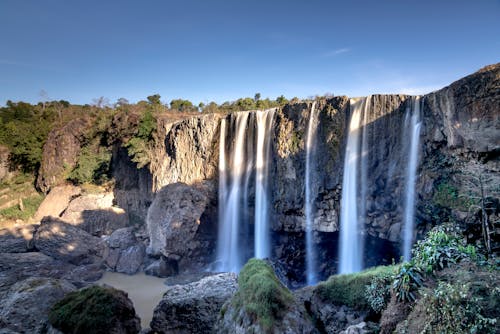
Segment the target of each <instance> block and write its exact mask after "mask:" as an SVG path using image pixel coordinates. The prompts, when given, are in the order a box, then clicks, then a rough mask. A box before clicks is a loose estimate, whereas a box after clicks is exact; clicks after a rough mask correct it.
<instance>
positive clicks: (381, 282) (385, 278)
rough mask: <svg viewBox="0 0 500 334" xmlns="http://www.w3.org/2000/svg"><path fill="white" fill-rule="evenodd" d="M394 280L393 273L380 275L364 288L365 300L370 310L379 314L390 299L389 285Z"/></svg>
mask: <svg viewBox="0 0 500 334" xmlns="http://www.w3.org/2000/svg"><path fill="white" fill-rule="evenodd" d="M393 279H394V273H393V272H386V273H382V274H381V275H379V276H375V277H373V278H372V280H371V282H370V284H369V285H367V286H366V287H365V299H366V301H367V302H368V304H369V305H370V307H371V309H372V310H373V311H375V312H376V313H381V312H382V310H383V309H385V307H386V306H387V303H388V302H389V299H390V298H391V283H392V281H393Z"/></svg>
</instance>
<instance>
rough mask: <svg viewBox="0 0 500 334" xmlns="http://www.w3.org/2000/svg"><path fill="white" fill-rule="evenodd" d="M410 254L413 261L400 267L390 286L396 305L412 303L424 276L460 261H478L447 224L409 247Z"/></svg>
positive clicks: (469, 247) (438, 227)
mask: <svg viewBox="0 0 500 334" xmlns="http://www.w3.org/2000/svg"><path fill="white" fill-rule="evenodd" d="M412 252H413V259H412V260H411V261H410V262H405V263H403V265H402V266H401V269H400V270H399V272H398V274H397V275H396V277H395V279H394V282H393V288H394V292H395V293H396V296H397V297H398V300H400V301H410V302H413V301H415V300H416V291H417V290H418V289H419V288H420V287H422V285H423V278H424V276H425V274H431V273H433V272H434V271H435V270H442V269H444V268H445V267H447V266H449V265H450V264H455V263H457V262H458V261H460V260H462V259H464V258H468V259H471V260H473V261H477V260H478V259H479V255H478V254H477V252H476V248H475V247H474V246H472V245H465V244H464V243H463V242H462V238H461V236H460V234H459V230H458V229H457V228H456V227H454V226H452V225H447V224H443V225H439V226H436V227H434V228H433V229H432V230H431V231H429V233H428V234H427V236H426V238H425V239H424V240H421V241H419V242H418V243H417V244H416V245H415V246H414V247H413V251H412Z"/></svg>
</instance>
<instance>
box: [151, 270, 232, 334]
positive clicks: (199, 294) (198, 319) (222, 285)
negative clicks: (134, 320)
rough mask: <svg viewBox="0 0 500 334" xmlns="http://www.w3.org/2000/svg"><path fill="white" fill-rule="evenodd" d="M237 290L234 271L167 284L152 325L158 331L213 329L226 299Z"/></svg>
mask: <svg viewBox="0 0 500 334" xmlns="http://www.w3.org/2000/svg"><path fill="white" fill-rule="evenodd" d="M236 290H237V279H236V275H235V274H232V273H224V274H217V275H213V276H209V277H205V278H203V279H201V280H199V281H197V282H193V283H189V284H185V285H174V286H171V287H168V288H167V291H166V292H165V293H164V295H163V298H162V300H161V302H160V303H159V304H158V306H156V308H155V311H154V315H153V320H152V321H151V329H152V330H153V331H155V332H157V333H161V334H167V333H210V332H212V330H213V326H214V324H215V321H216V319H217V316H218V315H219V311H220V309H221V307H222V305H223V304H224V302H225V301H226V300H228V299H229V298H231V296H232V295H233V294H234V293H235V292H236Z"/></svg>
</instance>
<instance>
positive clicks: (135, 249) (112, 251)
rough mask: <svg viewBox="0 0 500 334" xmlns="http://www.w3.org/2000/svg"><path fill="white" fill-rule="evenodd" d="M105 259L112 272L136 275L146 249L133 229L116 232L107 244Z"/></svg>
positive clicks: (122, 229) (121, 229)
mask: <svg viewBox="0 0 500 334" xmlns="http://www.w3.org/2000/svg"><path fill="white" fill-rule="evenodd" d="M105 244H106V247H105V249H104V254H103V259H104V263H105V264H106V266H107V267H108V268H110V269H111V270H112V271H116V272H119V273H125V274H135V273H136V272H137V271H138V270H139V268H140V267H141V265H142V263H143V261H144V256H145V255H146V247H145V246H144V244H142V243H141V242H139V241H138V240H137V239H136V238H135V235H134V231H133V228H131V227H128V228H120V229H118V230H116V231H114V232H113V233H112V234H111V236H110V237H109V238H108V239H107V240H106V242H105Z"/></svg>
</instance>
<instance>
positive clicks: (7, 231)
mask: <svg viewBox="0 0 500 334" xmlns="http://www.w3.org/2000/svg"><path fill="white" fill-rule="evenodd" d="M35 229H36V225H24V226H18V227H16V226H14V227H7V228H3V229H1V230H0V253H24V252H27V251H29V250H31V249H32V239H33V233H34V232H35Z"/></svg>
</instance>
